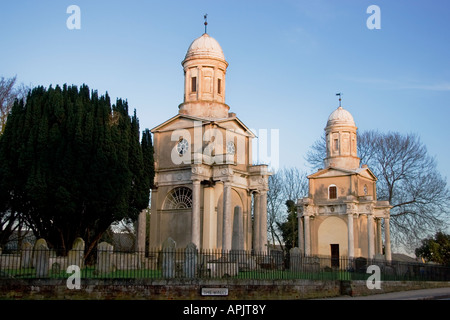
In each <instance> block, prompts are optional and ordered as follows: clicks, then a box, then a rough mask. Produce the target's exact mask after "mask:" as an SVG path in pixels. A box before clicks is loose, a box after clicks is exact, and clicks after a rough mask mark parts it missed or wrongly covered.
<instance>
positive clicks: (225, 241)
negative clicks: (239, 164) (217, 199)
mask: <svg viewBox="0 0 450 320" xmlns="http://www.w3.org/2000/svg"><path fill="white" fill-rule="evenodd" d="M231 236H232V230H231V182H229V181H224V182H223V224H222V249H223V250H226V251H229V250H231Z"/></svg>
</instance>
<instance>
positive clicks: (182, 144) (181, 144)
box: [177, 139, 189, 156]
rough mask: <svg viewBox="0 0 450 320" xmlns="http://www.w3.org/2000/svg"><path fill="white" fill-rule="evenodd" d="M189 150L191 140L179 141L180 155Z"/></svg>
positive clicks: (178, 149)
mask: <svg viewBox="0 0 450 320" xmlns="http://www.w3.org/2000/svg"><path fill="white" fill-rule="evenodd" d="M188 150H189V142H187V140H186V139H182V140H180V141H179V142H178V145H177V151H178V154H179V155H180V156H182V155H183V154H185V153H186V152H188Z"/></svg>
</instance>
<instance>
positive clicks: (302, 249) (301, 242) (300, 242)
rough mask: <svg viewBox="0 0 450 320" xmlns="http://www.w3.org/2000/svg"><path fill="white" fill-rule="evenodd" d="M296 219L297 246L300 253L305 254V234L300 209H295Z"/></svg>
mask: <svg viewBox="0 0 450 320" xmlns="http://www.w3.org/2000/svg"><path fill="white" fill-rule="evenodd" d="M297 219H298V247H299V249H300V252H301V253H302V254H305V235H304V228H303V219H302V215H301V212H300V210H299V211H297Z"/></svg>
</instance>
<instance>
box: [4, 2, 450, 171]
mask: <svg viewBox="0 0 450 320" xmlns="http://www.w3.org/2000/svg"><path fill="white" fill-rule="evenodd" d="M70 5H77V6H78V7H79V8H80V13H81V15H80V27H81V28H80V29H69V28H68V27H67V24H66V21H67V19H68V18H70V17H71V14H72V12H70V13H67V8H68V7H69V6H70ZM370 5H377V6H378V7H379V8H380V18H381V19H380V20H379V21H380V27H381V28H380V29H369V28H368V27H367V23H366V22H367V20H368V19H369V20H370V21H372V20H371V17H372V14H373V12H372V11H371V12H370V13H367V8H368V7H369V6H370ZM449 12H450V1H447V0H429V1H425V0H420V1H419V0H389V1H387V0H371V1H366V0H352V1H351V0H346V1H342V0H314V1H303V0H281V1H280V0H276V1H275V0H271V1H264V0H238V1H234V0H233V1H231V0H222V1H212V0H209V1H198V0H189V1H181V0H178V1H144V0H140V1H137V0H127V1H105V0H90V1H83V0H70V1H66V0H53V1H49V0H44V1H42V0H41V1H35V0H33V1H25V0H15V1H3V0H2V1H1V2H0V76H4V77H12V76H15V75H16V76H17V80H18V82H19V83H20V82H23V83H24V84H27V85H33V86H36V85H43V86H45V87H48V86H49V85H53V86H55V85H56V84H59V85H62V84H64V83H67V84H69V85H70V84H74V85H77V86H80V85H81V84H83V83H85V84H87V85H88V86H89V87H90V88H91V89H95V90H98V92H99V93H100V94H104V93H105V92H106V91H107V92H108V93H109V95H110V96H111V97H112V98H113V99H115V98H116V97H120V98H123V99H127V100H128V103H129V106H130V112H132V111H133V109H136V111H137V116H138V117H139V120H140V127H141V130H143V129H145V128H153V127H155V126H157V125H158V124H160V123H162V122H164V121H165V120H167V119H169V118H171V117H172V116H174V115H176V114H177V112H178V105H179V104H180V103H181V102H182V100H183V76H184V75H183V69H182V66H181V61H182V60H183V58H184V56H185V54H186V51H187V49H188V47H189V45H190V43H191V42H192V41H193V40H194V39H195V38H197V37H199V36H201V35H202V34H203V32H204V25H203V15H204V14H205V13H207V14H208V33H209V34H210V36H212V37H214V38H215V39H216V40H217V41H218V42H219V43H220V45H221V46H222V49H223V51H224V54H225V57H226V59H227V61H228V63H229V67H228V71H227V78H226V81H227V82H226V85H227V89H226V103H227V104H228V105H229V106H230V111H231V112H235V113H236V114H237V116H238V117H239V119H241V120H242V121H243V122H244V123H245V124H246V125H247V126H248V127H249V128H252V129H254V131H256V132H255V133H256V134H259V133H261V132H263V130H267V131H268V133H270V132H278V134H279V145H278V150H279V156H278V159H279V166H280V167H282V166H296V167H299V168H300V169H304V165H305V160H304V155H305V153H306V152H307V150H308V148H309V147H310V146H311V145H312V143H313V142H314V141H315V140H316V139H318V138H319V137H320V135H321V134H322V133H323V129H324V127H325V124H326V120H327V118H328V116H329V114H330V113H331V112H332V111H333V110H334V109H335V108H336V107H337V106H338V98H337V97H336V93H337V92H342V93H343V96H342V105H343V107H344V108H346V109H347V110H349V111H350V112H351V113H352V115H353V117H354V119H355V121H356V125H357V126H358V128H359V129H360V130H370V129H378V130H380V131H383V132H384V131H389V130H391V131H399V132H401V133H404V134H406V133H417V134H418V135H419V136H420V138H421V140H422V141H423V142H424V144H425V145H426V146H427V148H428V151H429V153H430V154H431V155H432V156H436V159H437V161H438V168H439V170H440V172H441V173H442V174H443V175H444V176H446V177H447V178H449V177H450V168H448V159H450V148H449V141H450V130H449V126H450V125H449V118H450V19H449V18H448V17H449ZM269 138H270V136H269ZM254 160H258V159H254Z"/></svg>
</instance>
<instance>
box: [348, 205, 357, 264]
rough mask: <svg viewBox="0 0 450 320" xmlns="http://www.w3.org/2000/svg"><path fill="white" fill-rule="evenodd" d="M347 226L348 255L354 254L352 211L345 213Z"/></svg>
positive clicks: (352, 255) (350, 256)
mask: <svg viewBox="0 0 450 320" xmlns="http://www.w3.org/2000/svg"><path fill="white" fill-rule="evenodd" d="M347 228H348V257H349V258H353V257H354V256H355V242H354V236H353V213H348V214H347Z"/></svg>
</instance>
